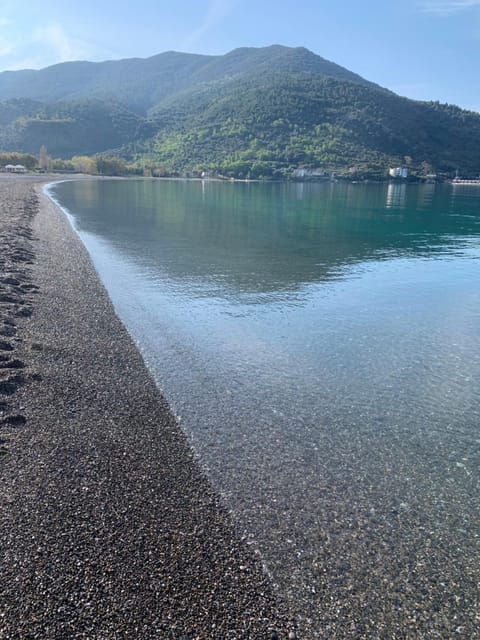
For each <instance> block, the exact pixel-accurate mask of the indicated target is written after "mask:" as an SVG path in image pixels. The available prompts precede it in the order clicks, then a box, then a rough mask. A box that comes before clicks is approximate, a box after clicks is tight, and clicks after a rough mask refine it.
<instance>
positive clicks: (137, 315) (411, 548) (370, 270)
mask: <svg viewBox="0 0 480 640" xmlns="http://www.w3.org/2000/svg"><path fill="white" fill-rule="evenodd" d="M51 193H52V195H53V196H54V197H55V198H56V199H57V200H58V201H59V202H60V203H61V204H62V206H64V207H65V208H66V209H68V211H69V212H70V213H71V215H72V216H73V219H74V225H75V227H76V229H77V230H78V232H79V233H80V236H81V238H82V239H83V241H84V243H85V244H86V246H87V248H88V250H89V251H90V253H91V255H92V258H93V261H94V264H95V266H96V268H97V270H98V272H99V274H100V276H101V278H102V280H103V281H104V283H105V285H106V287H107V289H108V291H109V293H110V296H111V298H112V300H113V302H114V305H115V307H116V309H117V312H118V313H119V315H120V317H121V318H122V319H123V321H124V322H125V324H126V325H127V327H128V329H129V331H130V332H131V334H132V335H133V337H134V339H135V340H136V342H137V344H138V346H139V348H140V349H141V351H142V353H143V355H144V357H145V360H146V362H147V364H148V365H149V367H150V369H151V371H152V372H153V374H154V376H155V378H156V380H157V382H158V384H159V386H160V387H161V389H162V390H163V391H164V393H165V394H166V396H167V398H168V400H169V401H170V403H171V405H172V407H173V409H174V411H175V413H176V414H177V415H178V416H179V417H180V420H181V424H182V426H183V428H184V430H185V431H186V432H187V434H188V435H189V437H190V438H191V442H192V444H193V446H194V448H195V450H196V452H197V453H198V456H199V458H200V460H201V462H202V463H203V465H204V466H205V467H206V468H207V469H208V473H209V475H210V478H211V479H212V482H213V483H214V484H215V486H216V487H217V488H218V489H219V490H220V491H221V492H222V494H223V496H224V498H225V501H226V503H227V504H228V506H229V507H230V508H231V509H232V511H233V513H234V515H235V517H236V519H237V522H238V523H239V528H240V530H241V531H242V532H244V534H245V535H246V536H247V538H248V541H249V542H250V543H251V544H252V545H253V546H254V547H255V548H256V549H259V550H260V551H261V553H262V557H263V559H264V561H265V564H266V567H267V570H268V571H270V572H271V574H272V576H273V579H274V581H275V582H276V583H277V584H278V586H279V590H280V592H281V594H282V595H283V597H285V598H286V599H287V600H288V602H289V603H290V605H291V606H292V608H293V609H294V610H295V612H296V613H297V615H298V616H299V618H300V623H301V627H302V628H303V631H304V634H305V637H312V638H316V637H319V638H320V637H322V638H323V637H328V638H330V637H342V638H343V637H345V638H347V637H359V638H360V637H366V638H367V637H368V638H370V637H382V638H383V637H385V638H392V637H432V638H434V637H458V635H459V634H460V637H480V626H479V625H480V617H479V616H480V613H479V611H478V609H477V600H478V583H479V581H480V569H479V567H480V562H479V561H480V539H479V537H478V531H480V528H479V525H480V516H479V513H480V511H479V506H480V495H479V491H478V481H479V464H478V463H479V457H480V456H479V453H480V428H479V427H480V408H479V402H478V398H479V395H480V393H479V392H480V382H479V380H480V285H479V282H480V279H479V275H480V262H479V258H480V197H479V196H480V189H477V188H475V187H471V186H470V187H466V186H465V187H458V186H456V187H454V186H447V185H445V186H441V185H437V186H435V185H420V186H407V185H401V184H392V185H360V184H349V185H341V184H287V185H285V184H283V185H280V184H278V185H277V184H239V183H235V184H224V183H217V182H204V183H201V182H182V181H154V180H134V181H118V180H111V181H88V182H65V183H62V184H58V185H55V186H53V187H51ZM477 632H478V636H475V633H477ZM394 633H397V634H401V635H397V636H394ZM472 633H473V634H474V635H473V636H472ZM375 634H376V635H375ZM409 634H410V635H409ZM462 634H466V635H462ZM468 634H470V635H468Z"/></svg>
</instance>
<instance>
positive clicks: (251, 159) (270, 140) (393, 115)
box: [0, 45, 480, 177]
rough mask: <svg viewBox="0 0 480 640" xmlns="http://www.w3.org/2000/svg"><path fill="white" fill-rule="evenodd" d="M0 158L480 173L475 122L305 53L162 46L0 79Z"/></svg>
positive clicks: (284, 170)
mask: <svg viewBox="0 0 480 640" xmlns="http://www.w3.org/2000/svg"><path fill="white" fill-rule="evenodd" d="M0 101H1V102H0V150H4V151H11V150H15V151H23V152H29V153H38V150H39V148H40V146H41V145H46V146H47V148H48V151H49V153H50V154H51V155H53V156H55V157H57V156H58V157H63V158H67V157H71V156H72V155H78V154H113V153H114V154H116V155H120V156H123V157H125V158H126V159H128V160H130V161H135V162H137V163H142V162H144V161H147V160H148V161H149V162H151V163H156V165H157V166H158V167H160V168H161V169H162V170H163V171H165V172H184V171H192V170H197V171H202V170H215V171H220V172H223V173H227V174H232V175H236V176H242V177H247V176H249V177H287V176H289V175H292V172H293V171H294V169H296V168H299V167H304V168H307V169H309V168H310V169H317V170H318V169H322V170H324V171H327V172H332V171H335V172H337V173H338V172H339V173H344V174H348V175H353V176H357V175H358V176H370V177H373V176H377V177H382V176H384V175H385V172H386V169H387V168H388V166H392V165H399V164H406V165H408V166H409V167H410V170H411V173H413V174H415V173H417V174H419V175H421V174H425V173H429V172H437V173H439V174H441V175H443V176H451V175H453V174H454V173H455V171H456V170H457V169H458V170H459V171H460V172H461V173H462V175H465V176H471V175H477V174H478V173H480V152H479V149H480V115H479V114H477V113H472V112H467V111H464V110H461V109H459V108H457V107H454V106H450V105H440V104H438V103H421V102H416V101H412V100H408V99H407V98H402V97H400V96H397V95H396V94H394V93H392V92H390V91H388V90H386V89H383V88H381V87H379V86H377V85H375V84H373V83H371V82H368V81H367V80H364V79H363V78H361V77H360V76H358V75H356V74H354V73H352V72H350V71H348V70H347V69H344V68H343V67H340V66H338V65H336V64H334V63H332V62H329V61H327V60H325V59H323V58H321V57H320V56H317V55H315V54H314V53H312V52H310V51H308V50H307V49H304V48H288V47H282V46H278V45H276V46H272V47H265V48H260V49H251V48H244V49H236V50H234V51H232V52H230V53H228V54H226V55H224V56H203V55H193V54H184V53H176V52H167V53H163V54H159V55H157V56H154V57H152V58H148V59H129V60H119V61H111V62H102V63H90V62H71V63H64V64H59V65H55V66H53V67H49V68H47V69H43V70H40V71H17V72H4V73H0Z"/></svg>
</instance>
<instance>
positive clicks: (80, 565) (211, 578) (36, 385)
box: [0, 177, 295, 640]
mask: <svg viewBox="0 0 480 640" xmlns="http://www.w3.org/2000/svg"><path fill="white" fill-rule="evenodd" d="M42 181H43V182H45V181H46V180H45V179H44V178H41V179H40V178H38V179H37V178H29V177H2V178H0V481H1V491H0V562H1V578H0V580H1V583H0V639H1V640H7V639H8V640H13V639H16V638H19V639H22V640H26V639H34V638H38V639H42V640H50V639H59V640H60V639H62V640H63V639H70V638H88V639H90V640H113V639H117V638H118V639H120V638H135V639H150V638H152V639H153V638H166V639H175V640H176V639H183V640H187V639H190V640H193V639H197V640H208V639H215V640H216V639H218V640H223V639H225V640H226V639H228V640H235V639H237V638H245V639H247V638H248V639H263V638H269V639H275V638H282V639H283V638H289V637H290V638H293V637H295V634H294V626H293V624H292V623H291V621H290V620H289V618H288V614H287V613H286V612H285V610H284V608H283V605H282V604H281V603H279V601H278V599H277V597H276V594H275V593H274V591H273V589H272V586H271V583H270V580H269V578H268V576H267V575H266V574H265V572H264V571H263V569H262V565H261V560H260V558H259V557H258V556H257V555H255V553H254V551H253V550H252V549H251V548H250V547H248V545H247V543H246V541H244V540H241V539H240V538H239V537H238V535H237V533H236V531H235V527H234V524H233V522H232V520H231V518H230V516H229V514H228V513H227V512H226V510H225V509H224V508H223V506H222V505H221V502H220V500H219V498H218V496H217V494H216V493H215V492H214V490H213V489H212V487H211V485H210V484H209V482H208V480H207V479H206V477H205V475H204V474H203V472H202V470H201V468H200V466H199V465H198V463H197V462H196V460H195V458H194V456H193V454H192V451H191V449H190V447H189V445H188V442H187V441H186V439H185V437H184V435H183V433H182V431H181V430H180V429H179V427H178V425H177V423H176V422H175V419H174V418H173V416H172V414H171V413H170V411H169V408H168V406H167V404H166V403H165V401H164V399H163V398H162V396H161V394H160V393H159V391H158V390H157V388H156V387H155V384H154V383H153V381H152V378H151V377H150V375H149V373H148V372H147V370H146V368H145V365H144V363H143V361H142V359H141V357H140V355H139V353H138V351H137V349H136V348H135V346H134V344H133V342H132V340H131V338H130V337H129V335H128V333H127V331H126V330H125V328H124V327H123V325H122V324H121V322H120V321H119V319H118V318H117V316H116V315H115V312H114V310H113V307H112V305H111V303H110V300H109V298H108V296H107V293H106V291H105V290H104V288H103V286H102V285H101V283H100V282H99V280H98V277H97V275H96V273H95V270H94V268H93V266H92V264H91V262H90V259H89V257H88V254H87V252H86V250H85V249H84V247H83V245H82V244H81V242H80V240H79V239H78V237H77V236H76V234H75V233H74V232H73V230H72V229H71V227H70V225H69V223H68V221H67V220H66V218H65V216H64V215H63V213H62V212H61V211H60V210H59V209H58V208H57V207H56V206H55V205H53V203H52V202H51V201H50V200H48V198H46V196H44V195H43V193H42V188H41V182H42ZM35 183H37V184H35Z"/></svg>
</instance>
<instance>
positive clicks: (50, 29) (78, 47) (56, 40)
mask: <svg viewBox="0 0 480 640" xmlns="http://www.w3.org/2000/svg"><path fill="white" fill-rule="evenodd" d="M33 42H34V43H36V44H37V45H38V46H39V47H40V48H41V49H43V50H44V51H43V52H42V53H43V56H44V55H45V53H47V57H49V58H51V59H52V60H54V61H55V62H66V61H67V60H80V59H82V58H88V57H89V56H90V55H91V54H92V51H91V50H90V47H89V46H88V44H87V43H85V42H83V41H82V40H80V39H78V38H74V37H72V36H70V35H69V34H68V33H67V31H66V30H65V29H64V27H63V26H62V25H61V24H58V23H57V24H50V25H47V26H45V27H39V28H38V29H37V30H36V31H35V32H34V34H33ZM45 49H46V51H45Z"/></svg>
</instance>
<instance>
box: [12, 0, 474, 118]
mask: <svg viewBox="0 0 480 640" xmlns="http://www.w3.org/2000/svg"><path fill="white" fill-rule="evenodd" d="M269 44H284V45H288V46H305V47H307V48H309V49H311V50H312V51H314V52H315V53H317V54H319V55H321V56H323V57H324V58H327V59H329V60H333V61H334V62H337V63H338V64H341V65H343V66H345V67H347V68H348V69H350V70H352V71H355V72H356V73H359V74H360V75H362V76H364V77H365V78H367V79H369V80H372V81H373V82H377V83H378V84H380V85H382V86H384V87H388V88H389V89H392V90H393V91H396V92H397V93H400V94H401V95H406V96H408V97H411V98H415V99H419V100H430V99H431V100H440V101H441V102H450V103H454V104H458V105H460V106H462V107H465V108H469V109H474V110H477V111H480V82H479V76H480V74H479V61H480V0H398V1H397V0H381V1H380V0H363V1H362V0H328V1H327V0H296V1H294V0H275V1H273V0H203V1H199V0H195V1H189V0H168V1H166V0H136V1H135V0H128V1H127V0H116V1H115V2H113V1H110V0H75V1H73V2H72V1H70V0H62V1H60V0H45V1H44V2H41V1H40V0H15V1H13V0H5V1H2V0H0V70H1V71H3V70H7V69H22V68H37V69H38V68H41V67H45V66H48V65H51V64H55V63H57V62H63V61H66V60H79V59H83V60H106V59H118V58H126V57H147V56H150V55H154V54H156V53H161V52H162V51H168V50H176V51H188V52H192V53H208V54H222V53H226V52H227V51H230V50H231V49H234V48H236V47H241V46H254V47H256V46H265V45H269Z"/></svg>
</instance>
